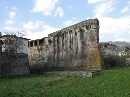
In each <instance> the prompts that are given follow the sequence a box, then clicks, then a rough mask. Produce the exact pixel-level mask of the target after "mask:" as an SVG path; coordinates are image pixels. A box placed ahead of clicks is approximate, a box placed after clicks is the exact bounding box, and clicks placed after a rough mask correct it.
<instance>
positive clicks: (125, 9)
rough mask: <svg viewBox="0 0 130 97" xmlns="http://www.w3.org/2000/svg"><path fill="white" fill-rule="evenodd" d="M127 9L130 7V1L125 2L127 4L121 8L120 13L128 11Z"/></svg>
mask: <svg viewBox="0 0 130 97" xmlns="http://www.w3.org/2000/svg"><path fill="white" fill-rule="evenodd" d="M129 9H130V1H128V2H127V6H125V7H124V8H123V9H122V10H121V12H122V13H124V12H128V11H129Z"/></svg>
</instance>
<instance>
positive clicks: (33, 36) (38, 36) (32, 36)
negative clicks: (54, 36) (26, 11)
mask: <svg viewBox="0 0 130 97" xmlns="http://www.w3.org/2000/svg"><path fill="white" fill-rule="evenodd" d="M43 28H44V29H43V30H41V31H37V32H32V31H30V30H27V31H26V32H27V36H26V38H29V39H31V40H35V39H41V38H43V37H48V34H50V33H53V32H55V31H57V30H60V28H54V27H50V26H49V25H44V27H43Z"/></svg>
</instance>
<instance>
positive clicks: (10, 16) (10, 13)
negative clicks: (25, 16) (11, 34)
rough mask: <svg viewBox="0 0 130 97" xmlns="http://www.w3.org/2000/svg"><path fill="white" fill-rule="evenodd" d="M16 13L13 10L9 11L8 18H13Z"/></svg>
mask: <svg viewBox="0 0 130 97" xmlns="http://www.w3.org/2000/svg"><path fill="white" fill-rule="evenodd" d="M15 15H16V13H15V12H14V11H11V12H9V18H10V19H13V18H14V17H15Z"/></svg>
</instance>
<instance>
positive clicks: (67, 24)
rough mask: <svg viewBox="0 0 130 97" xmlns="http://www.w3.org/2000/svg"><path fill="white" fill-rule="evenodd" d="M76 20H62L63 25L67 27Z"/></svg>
mask: <svg viewBox="0 0 130 97" xmlns="http://www.w3.org/2000/svg"><path fill="white" fill-rule="evenodd" d="M77 22H78V20H76V19H75V18H72V19H71V20H67V21H65V22H64V25H65V26H66V27H68V26H71V25H74V24H76V23H77Z"/></svg>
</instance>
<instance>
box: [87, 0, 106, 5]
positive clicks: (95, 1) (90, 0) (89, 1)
mask: <svg viewBox="0 0 130 97" xmlns="http://www.w3.org/2000/svg"><path fill="white" fill-rule="evenodd" d="M101 1H105V0H88V4H90V3H97V2H101Z"/></svg>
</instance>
